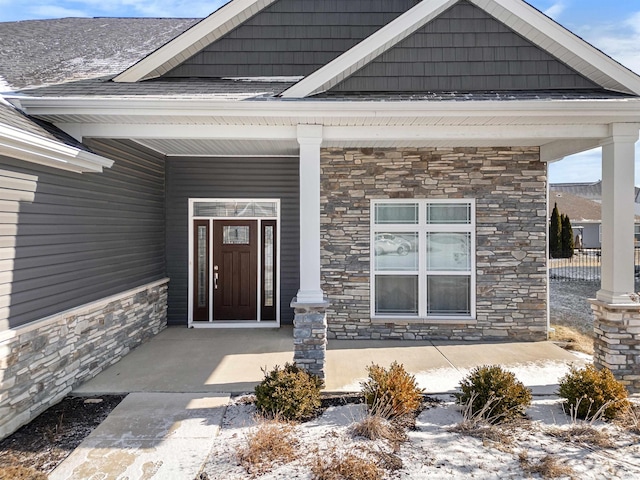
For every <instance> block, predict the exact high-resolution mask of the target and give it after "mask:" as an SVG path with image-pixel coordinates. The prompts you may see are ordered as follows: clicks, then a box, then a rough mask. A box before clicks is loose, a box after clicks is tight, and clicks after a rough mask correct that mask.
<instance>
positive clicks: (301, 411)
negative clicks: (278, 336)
mask: <svg viewBox="0 0 640 480" xmlns="http://www.w3.org/2000/svg"><path fill="white" fill-rule="evenodd" d="M264 374H265V375H264V379H263V380H262V382H260V384H259V385H257V386H256V388H255V394H256V407H257V408H258V410H259V411H260V412H261V413H262V414H264V415H267V416H269V417H279V418H282V419H285V420H294V421H302V420H307V419H309V418H312V417H313V416H314V415H315V414H316V412H317V411H318V408H319V407H320V389H321V388H322V380H321V379H320V378H318V377H317V376H316V375H313V374H311V373H309V372H307V371H306V370H304V369H302V368H300V367H298V366H296V365H293V364H290V363H286V364H285V366H284V367H283V368H280V367H279V366H277V365H276V367H275V368H274V369H273V370H271V371H270V372H266V371H265V372H264Z"/></svg>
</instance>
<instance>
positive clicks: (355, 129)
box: [56, 123, 609, 146]
mask: <svg viewBox="0 0 640 480" xmlns="http://www.w3.org/2000/svg"><path fill="white" fill-rule="evenodd" d="M56 126H57V127H58V128H60V129H61V130H64V131H65V132H67V133H68V134H70V135H72V136H73V137H74V138H77V139H80V138H119V139H121V138H138V139H149V138H181V139H212V140H215V139H228V140H234V139H237V140H247V139H251V140H282V139H291V140H294V139H296V138H297V137H298V135H297V130H296V126H294V125H292V126H270V125H213V124H196V125H194V124H187V125H185V124H171V123H168V124H141V123H140V124H137V123H56ZM608 136H609V129H608V126H607V125H584V124H576V125H553V124H548V125H490V126H485V125H464V126H461V125H428V126H402V125H397V126H394V125H388V126H364V127H359V126H325V127H324V129H323V138H324V140H326V141H328V142H340V141H348V142H353V141H358V140H362V141H371V140H375V141H385V140H387V141H393V142H397V141H401V140H424V141H429V140H437V141H442V140H451V141H457V140H492V141H498V142H499V141H500V140H513V139H522V140H529V141H530V140H531V139H534V140H537V139H539V140H540V141H541V143H548V142H550V141H555V140H559V139H563V138H572V139H578V140H579V139H591V140H594V139H598V140H599V139H602V138H606V137H608ZM595 146H598V145H597V144H596V145H595Z"/></svg>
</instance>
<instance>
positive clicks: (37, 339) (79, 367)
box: [0, 279, 168, 439]
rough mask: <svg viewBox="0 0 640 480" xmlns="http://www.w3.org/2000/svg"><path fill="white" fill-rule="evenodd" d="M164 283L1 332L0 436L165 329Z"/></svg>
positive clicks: (165, 296) (153, 284)
mask: <svg viewBox="0 0 640 480" xmlns="http://www.w3.org/2000/svg"><path fill="white" fill-rule="evenodd" d="M167 282H168V279H165V280H161V281H158V282H154V283H151V284H147V285H144V286H142V287H139V288H136V289H133V290H129V291H127V292H124V293H122V294H119V295H114V296H112V297H109V298H105V299H103V300H99V301H97V302H93V303H90V304H87V305H84V306H81V307H78V308H74V309H71V310H68V311H66V312H63V313H60V314H58V315H54V316H51V317H49V318H47V319H44V320H40V321H37V322H33V323H30V324H27V325H25V326H22V327H18V328H16V329H13V330H8V331H5V332H0V439H2V438H4V437H6V436H7V435H9V434H10V433H12V432H13V431H15V430H16V429H18V428H19V427H20V426H22V425H24V424H25V423H28V422H29V421H30V420H32V419H33V418H35V417H36V416H38V415H39V414H40V413H42V412H43V411H44V410H46V409H47V408H49V407H50V406H51V405H54V404H56V403H57V402H59V401H60V400H61V399H62V398H63V397H64V396H65V395H67V394H68V393H69V392H70V391H71V389H72V388H73V387H75V386H77V385H79V384H81V383H83V382H85V381H87V380H89V379H90V378H93V377H94V376H96V375H97V374H98V373H99V372H101V371H102V370H103V369H105V368H106V367H108V366H109V365H111V364H113V363H115V362H117V361H118V360H120V359H121V358H122V357H123V356H124V355H126V354H127V353H128V352H129V351H130V350H131V349H132V348H134V347H136V346H138V345H139V344H141V343H142V342H144V341H146V340H148V339H149V338H151V337H152V336H154V335H156V334H157V333H158V332H160V331H161V330H162V329H164V328H165V327H166V324H167Z"/></svg>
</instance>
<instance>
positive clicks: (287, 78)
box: [222, 77, 304, 83]
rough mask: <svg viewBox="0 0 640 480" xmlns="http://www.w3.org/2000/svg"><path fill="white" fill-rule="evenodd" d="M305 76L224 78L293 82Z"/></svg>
mask: <svg viewBox="0 0 640 480" xmlns="http://www.w3.org/2000/svg"><path fill="white" fill-rule="evenodd" d="M303 78H304V77H223V78H222V80H234V81H237V82H273V83H292V82H299V81H300V80H302V79H303Z"/></svg>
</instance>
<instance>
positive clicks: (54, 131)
mask: <svg viewBox="0 0 640 480" xmlns="http://www.w3.org/2000/svg"><path fill="white" fill-rule="evenodd" d="M0 124H4V125H8V126H10V127H14V128H19V129H20V130H23V131H25V132H28V133H33V134H34V135H39V136H40V137H43V138H46V139H47V140H52V141H54V142H59V143H64V144H66V145H69V146H71V147H75V148H78V149H80V150H84V151H86V152H90V151H91V150H90V149H89V148H88V147H86V146H85V145H83V144H82V143H80V142H78V141H77V140H76V139H75V138H73V137H71V136H70V135H67V134H66V133H65V132H63V131H62V130H60V129H59V128H57V127H54V126H53V125H51V124H50V123H47V122H43V121H42V120H38V119H35V118H33V117H28V116H27V115H25V114H23V113H22V112H20V111H19V110H16V109H15V108H13V107H12V106H10V105H6V104H5V103H3V102H0Z"/></svg>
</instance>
